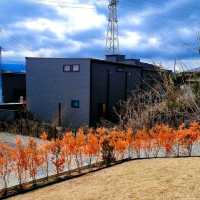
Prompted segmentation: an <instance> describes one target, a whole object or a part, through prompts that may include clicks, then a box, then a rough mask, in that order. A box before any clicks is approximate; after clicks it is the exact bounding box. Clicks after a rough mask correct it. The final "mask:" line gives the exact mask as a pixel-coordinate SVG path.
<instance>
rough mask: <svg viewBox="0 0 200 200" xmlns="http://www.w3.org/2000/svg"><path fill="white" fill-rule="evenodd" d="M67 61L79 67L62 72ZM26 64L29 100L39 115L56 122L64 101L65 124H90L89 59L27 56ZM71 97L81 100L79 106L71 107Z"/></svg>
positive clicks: (31, 107)
mask: <svg viewBox="0 0 200 200" xmlns="http://www.w3.org/2000/svg"><path fill="white" fill-rule="evenodd" d="M64 64H80V71H79V72H63V65H64ZM26 66H27V82H26V88H27V104H28V109H29V110H30V111H31V112H33V113H34V114H35V115H36V117H38V118H39V119H41V120H45V121H51V122H55V123H57V121H58V104H59V103H62V113H63V118H62V119H63V120H62V122H63V125H65V126H71V127H79V126H82V125H85V124H89V110H90V109H89V105H90V60H89V59H64V58H58V59H56V58H27V59H26ZM71 100H79V101H80V108H72V107H71Z"/></svg>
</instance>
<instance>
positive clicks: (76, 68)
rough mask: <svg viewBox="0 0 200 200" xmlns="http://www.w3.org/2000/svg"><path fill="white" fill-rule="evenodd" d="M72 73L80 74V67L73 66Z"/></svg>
mask: <svg viewBox="0 0 200 200" xmlns="http://www.w3.org/2000/svg"><path fill="white" fill-rule="evenodd" d="M72 71H73V72H79V71H80V65H72Z"/></svg>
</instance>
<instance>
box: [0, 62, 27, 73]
mask: <svg viewBox="0 0 200 200" xmlns="http://www.w3.org/2000/svg"><path fill="white" fill-rule="evenodd" d="M1 70H2V71H3V72H25V71H26V67H25V64H23V63H3V64H2V66H1Z"/></svg>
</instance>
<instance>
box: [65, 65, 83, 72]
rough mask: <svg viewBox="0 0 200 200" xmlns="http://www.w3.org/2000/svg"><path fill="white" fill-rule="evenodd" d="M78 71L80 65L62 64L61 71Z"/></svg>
mask: <svg viewBox="0 0 200 200" xmlns="http://www.w3.org/2000/svg"><path fill="white" fill-rule="evenodd" d="M79 71H80V65H78V64H74V65H68V64H65V65H63V72H79Z"/></svg>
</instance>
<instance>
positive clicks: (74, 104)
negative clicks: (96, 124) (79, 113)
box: [71, 100, 80, 108]
mask: <svg viewBox="0 0 200 200" xmlns="http://www.w3.org/2000/svg"><path fill="white" fill-rule="evenodd" d="M71 107H72V108H80V101H79V100H72V101H71Z"/></svg>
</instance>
